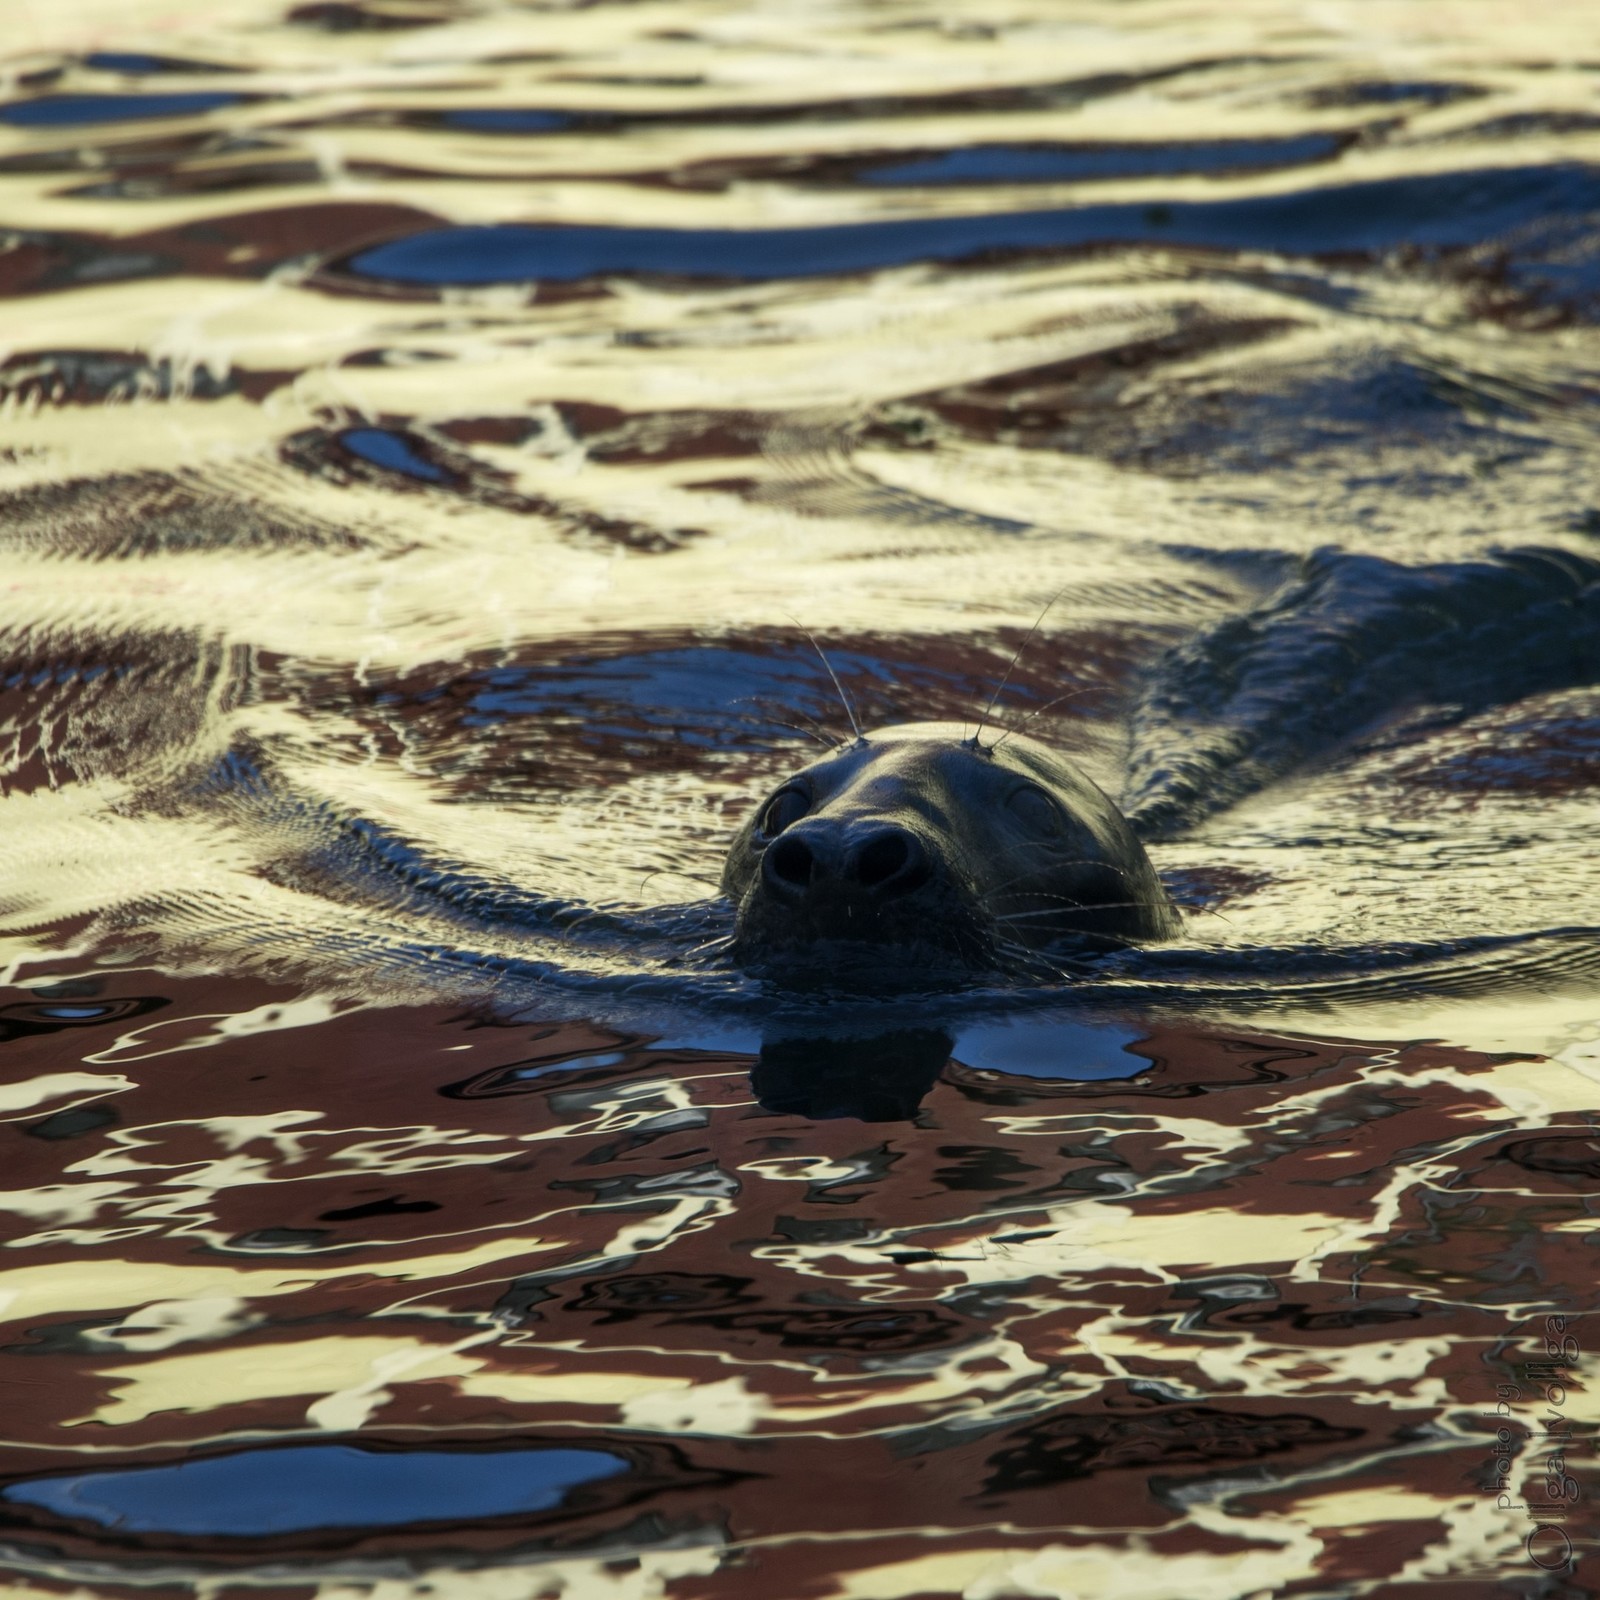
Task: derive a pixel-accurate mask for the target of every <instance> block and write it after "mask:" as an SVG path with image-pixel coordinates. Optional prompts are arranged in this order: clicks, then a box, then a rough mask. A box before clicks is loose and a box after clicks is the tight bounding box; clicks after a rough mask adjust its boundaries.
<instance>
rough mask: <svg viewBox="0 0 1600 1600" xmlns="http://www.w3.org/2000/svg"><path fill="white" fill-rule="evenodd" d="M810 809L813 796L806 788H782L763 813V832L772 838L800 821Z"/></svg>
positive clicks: (761, 824) (768, 802)
mask: <svg viewBox="0 0 1600 1600" xmlns="http://www.w3.org/2000/svg"><path fill="white" fill-rule="evenodd" d="M810 809H811V797H810V795H808V794H807V793H806V792H805V790H804V789H780V790H779V791H778V792H777V793H776V794H775V795H773V797H772V798H771V799H770V800H769V801H767V807H766V810H764V811H763V812H762V813H761V822H760V824H759V826H760V829H761V832H762V833H763V834H765V835H766V837H767V838H769V839H770V838H772V837H773V836H774V835H775V834H779V833H782V832H783V830H784V829H785V828H787V827H789V826H790V825H791V824H792V823H796V822H798V821H799V820H800V819H801V817H803V816H804V815H805V814H806V812H808V811H809V810H810Z"/></svg>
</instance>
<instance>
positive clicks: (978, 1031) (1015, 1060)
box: [951, 1022, 1150, 1083]
mask: <svg viewBox="0 0 1600 1600" xmlns="http://www.w3.org/2000/svg"><path fill="white" fill-rule="evenodd" d="M1149 1031H1150V1030H1149V1029H1148V1028H1091V1027H1087V1026H1085V1025H1084V1024H1083V1023H1070V1022H1019V1023H1012V1024H1006V1023H1000V1024H996V1025H995V1026H992V1027H985V1028H969V1029H967V1030H966V1031H965V1032H964V1033H963V1034H962V1035H961V1037H960V1038H959V1039H957V1040H956V1047H955V1049H954V1050H953V1051H952V1052H951V1054H952V1056H953V1057H954V1058H955V1059H956V1060H957V1061H959V1062H960V1063H961V1064H962V1066H965V1067H972V1068H975V1069H976V1070H977V1071H979V1072H1003V1073H1005V1074H1006V1075H1007V1076H1008V1077H1015V1078H1048V1079H1053V1080H1054V1081H1056V1082H1062V1083H1092V1082H1096V1081H1098V1080H1099V1079H1102V1078H1136V1077H1138V1076H1139V1074H1140V1073H1142V1072H1148V1071H1149V1070H1150V1063H1149V1061H1147V1060H1146V1059H1145V1058H1144V1057H1143V1056H1135V1055H1130V1054H1129V1053H1128V1046H1129V1045H1130V1044H1132V1043H1134V1042H1135V1041H1136V1040H1138V1039H1143V1038H1144V1037H1146V1035H1147V1034H1148V1033H1149Z"/></svg>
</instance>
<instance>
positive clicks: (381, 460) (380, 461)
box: [339, 428, 450, 483]
mask: <svg viewBox="0 0 1600 1600" xmlns="http://www.w3.org/2000/svg"><path fill="white" fill-rule="evenodd" d="M339 443H340V444H342V445H343V446H344V447H345V449H346V450H348V451H349V452H350V453H351V455H354V456H360V457H361V459H362V460H363V461H370V462H371V463H372V464H373V466H375V467H387V468H388V469H389V470H390V471H391V472H403V473H404V474H405V475H406V476H407V477H408V478H421V479H422V480H423V482H425V483H448V482H449V481H450V474H449V473H448V472H446V471H445V470H444V468H442V467H437V466H435V465H434V464H433V462H431V461H429V460H428V459H427V458H426V457H424V456H420V455H418V454H417V452H416V450H415V448H414V447H413V446H412V443H411V441H410V440H409V439H408V438H406V436H405V435H404V434H403V433H394V432H392V431H391V430H390V429H388V428H347V429H345V431H344V432H343V433H341V434H340V435H339Z"/></svg>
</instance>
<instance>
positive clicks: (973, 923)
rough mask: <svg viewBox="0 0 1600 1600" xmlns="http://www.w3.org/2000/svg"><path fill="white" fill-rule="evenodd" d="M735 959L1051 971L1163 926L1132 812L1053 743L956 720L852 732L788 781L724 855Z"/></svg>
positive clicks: (831, 971)
mask: <svg viewBox="0 0 1600 1600" xmlns="http://www.w3.org/2000/svg"><path fill="white" fill-rule="evenodd" d="M722 888H723V892H724V894H725V895H726V896H727V897H728V899H729V900H730V901H731V902H732V903H733V906H734V910H735V917H736V932H735V943H734V948H735V954H736V955H737V957H738V959H739V960H740V961H741V963H742V964H744V965H745V966H747V967H751V968H754V969H757V970H760V971H762V972H764V973H768V974H770V975H772V976H774V977H778V978H788V979H796V980H801V981H805V980H809V979H811V978H813V977H818V976H829V977H837V978H840V979H843V980H845V981H851V980H861V979H866V980H868V981H873V982H877V981H883V980H884V979H899V980H901V981H907V980H909V981H917V980H921V979H927V978H944V977H948V976H951V975H955V974H959V973H980V972H994V971H997V970H1000V971H1006V970H1009V971H1014V972H1019V973H1025V972H1028V971H1040V972H1044V971H1048V970H1050V969H1049V957H1050V955H1051V954H1052V953H1056V952H1060V953H1065V954H1070V953H1074V952H1084V951H1088V950H1097V949H1102V950H1103V949H1110V948H1118V947H1121V946H1123V945H1126V944H1129V943H1133V942H1138V941H1142V940H1149V939H1162V938H1166V937H1169V936H1170V935H1172V934H1173V933H1175V932H1176V931H1177V929H1178V926H1179V917H1178V912H1177V910H1176V908H1175V907H1174V906H1173V904H1172V901H1171V900H1170V899H1169V898H1168V896H1167V893H1166V890H1165V889H1164V888H1163V887H1162V885H1161V881H1160V879H1159V878H1158V877H1157V876H1156V872H1155V868H1154V867H1153V866H1152V865H1151V863H1150V858H1149V857H1148V856H1147V855H1146V853H1145V850H1144V846H1143V845H1142V844H1140V842H1139V840H1138V838H1137V837H1136V836H1135V834H1134V832H1133V829H1132V828H1131V827H1130V826H1129V824H1128V822H1127V819H1126V818H1124V817H1123V815H1122V813H1121V812H1120V811H1118V809H1117V807H1116V806H1115V805H1114V804H1113V803H1112V801H1111V800H1110V798H1109V797H1108V796H1107V795H1106V794H1105V793H1104V792H1103V791H1102V790H1101V789H1099V788H1098V787H1097V786H1096V785H1095V784H1094V783H1093V782H1091V781H1090V779H1088V778H1087V777H1085V776H1084V775H1083V774H1082V773H1081V772H1079V771H1078V770H1077V768H1076V767H1075V766H1073V764H1072V763H1071V762H1070V761H1068V760H1067V759H1066V758H1065V757H1064V756H1062V755H1061V754H1060V753H1059V752H1057V751H1055V750H1052V749H1051V748H1050V747H1049V746H1047V745H1044V744H1041V743H1039V742H1038V741H1037V740H1033V739H1029V738H1026V737H1024V736H1021V735H1017V734H1004V735H1002V736H1001V737H1000V738H998V739H996V740H995V741H993V742H992V743H989V744H983V743H982V742H981V741H980V739H979V738H978V737H970V738H969V737H967V733H966V730H965V729H964V728H962V727H961V726H960V725H959V724H955V723H909V724H905V725H903V726H899V727H891V728H885V729H881V730H878V731H875V732H873V733H870V734H867V735H864V736H862V737H860V738H858V739H856V740H855V741H854V742H853V743H851V744H848V745H845V746H843V747H841V748H839V749H837V750H835V751H833V752H831V753H830V754H828V755H826V756H824V757H822V758H821V759H819V760H817V761H815V762H813V763H812V764H811V765H809V766H807V767H805V768H803V769H802V770H800V771H799V772H796V773H795V774H793V775H792V776H791V777H789V778H787V779H786V780H785V781H784V782H783V783H782V784H780V785H779V786H778V787H777V789H775V790H774V791H773V793H772V794H770V795H769V796H768V797H767V798H766V799H765V800H764V801H763V802H762V803H761V805H760V806H759V807H758V808H757V809H756V811H755V812H754V814H753V815H752V816H751V817H750V818H749V820H748V821H747V822H746V823H745V825H744V826H743V828H741V829H740V831H739V833H738V835H737V836H736V837H735V839H734V841H733V844H732V846H731V847H730V849H729V851H728V857H727V862H726V865H725V867H724V870H723V877H722Z"/></svg>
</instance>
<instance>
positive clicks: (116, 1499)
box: [0, 1444, 628, 1538]
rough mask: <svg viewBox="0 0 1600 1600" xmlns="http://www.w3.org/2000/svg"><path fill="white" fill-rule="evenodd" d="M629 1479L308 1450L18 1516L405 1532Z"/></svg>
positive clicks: (246, 1531)
mask: <svg viewBox="0 0 1600 1600" xmlns="http://www.w3.org/2000/svg"><path fill="white" fill-rule="evenodd" d="M627 1470H628V1463H627V1462H626V1461H625V1460H623V1458H622V1457H621V1456H617V1455H613V1454H611V1453H610V1452H609V1451H606V1450H568V1449H544V1450H490V1451H482V1452H469V1451H464V1450H396V1451H376V1450H357V1449H355V1448H353V1447H352V1446H350V1445H341V1444H322V1445H301V1446H295V1447H291V1448H288V1449H283V1450H244V1451H240V1452H239V1453H238V1454H236V1455H227V1456H208V1457H204V1458H202V1459H200V1460H197V1461H179V1462H175V1463H174V1464H172V1465H170V1466H160V1467H131V1468H128V1469H126V1470H122V1471H112V1472H85V1473H82V1474H81V1475H79V1476H77V1477H72V1478H39V1479H36V1480H34V1481H32V1482H24V1483H14V1484H12V1485H10V1487H9V1488H7V1489H5V1490H4V1491H3V1492H0V1499H5V1500H9V1501H11V1502H12V1503H13V1504H22V1505H31V1506H39V1507H41V1508H42V1509H44V1510H46V1511H51V1512H54V1513H55V1514H56V1515H57V1516H61V1517H71V1518H73V1519H74V1520H79V1521H89V1522H94V1523H98V1524H99V1525H100V1526H101V1527H103V1528H118V1529H124V1530H126V1531H128V1532H130V1533H175V1534H210V1535H228V1534H233V1535H236V1536H238V1537H242V1538H249V1537H259V1536H261V1535H263V1534H272V1533H294V1532H297V1531H303V1530H305V1529H310V1528H394V1527H400V1526H402V1525H404V1524H406V1523H411V1522H444V1521H458V1520H463V1519H468V1518H472V1519H478V1518H484V1517H505V1516H512V1515H515V1514H516V1513H518V1512H526V1511H548V1510H550V1509H551V1507H553V1506H557V1505H559V1504H560V1503H561V1501H562V1499H563V1497H564V1496H565V1495H566V1493H567V1492H568V1490H570V1489H575V1488H577V1487H578V1486H579V1485H580V1484H585V1483H594V1482H597V1481H598V1480H600V1479H603V1478H614V1477H616V1476H617V1475H618V1474H619V1473H622V1472H626V1471H627Z"/></svg>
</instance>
